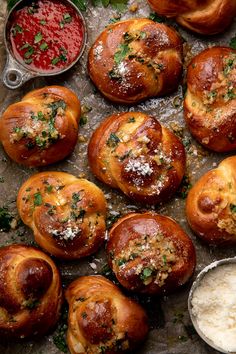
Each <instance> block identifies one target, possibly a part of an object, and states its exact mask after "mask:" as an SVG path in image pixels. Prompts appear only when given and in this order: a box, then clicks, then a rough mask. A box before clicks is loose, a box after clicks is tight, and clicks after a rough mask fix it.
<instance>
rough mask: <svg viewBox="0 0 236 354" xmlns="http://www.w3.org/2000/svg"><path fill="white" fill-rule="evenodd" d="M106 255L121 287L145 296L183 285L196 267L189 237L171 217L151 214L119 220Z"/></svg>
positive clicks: (115, 225) (126, 216) (135, 214)
mask: <svg viewBox="0 0 236 354" xmlns="http://www.w3.org/2000/svg"><path fill="white" fill-rule="evenodd" d="M107 254H108V260H109V265H110V267H111V268H112V270H113V272H114V273H115V275H116V277H117V279H118V281H119V282H120V283H121V285H122V286H124V287H125V288H127V289H129V290H133V291H136V292H142V293H148V294H163V293H166V292H171V291H173V290H175V289H176V288H178V287H179V286H181V285H183V284H185V283H186V282H187V281H188V280H189V278H190V277H191V276H192V274H193V272H194V269H195V264H196V256H195V249H194V246H193V243H192V241H191V239H190V238H189V236H188V235H187V234H186V233H185V232H184V231H183V230H182V229H181V227H180V226H179V225H178V224H177V223H176V222H175V221H174V220H172V219H171V218H169V217H166V216H162V215H158V214H155V213H151V212H146V213H143V214H139V213H131V214H127V215H125V216H124V217H122V218H120V219H119V220H118V221H117V222H116V223H115V224H114V225H113V227H112V229H111V230H110V232H109V240H108V244H107Z"/></svg>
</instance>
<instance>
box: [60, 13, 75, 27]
mask: <svg viewBox="0 0 236 354" xmlns="http://www.w3.org/2000/svg"><path fill="white" fill-rule="evenodd" d="M71 21H72V17H71V15H70V14H69V13H68V12H67V13H65V14H64V15H63V19H62V20H61V21H60V23H59V26H60V28H64V26H65V24H66V23H71Z"/></svg>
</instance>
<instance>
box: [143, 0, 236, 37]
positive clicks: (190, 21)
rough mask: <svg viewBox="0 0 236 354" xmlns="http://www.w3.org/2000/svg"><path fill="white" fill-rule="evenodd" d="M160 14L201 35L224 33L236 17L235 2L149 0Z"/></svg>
mask: <svg viewBox="0 0 236 354" xmlns="http://www.w3.org/2000/svg"><path fill="white" fill-rule="evenodd" d="M148 3H149V5H150V6H151V7H152V8H153V10H154V11H156V12H157V13H158V14H160V15H163V16H166V17H172V18H175V19H176V21H177V22H178V23H179V24H180V25H182V26H183V27H185V28H187V29H189V30H191V31H193V32H197V33H200V34H205V35H212V34H216V33H220V32H223V31H224V30H225V29H226V28H227V27H228V26H229V25H230V24H231V22H232V20H233V18H234V16H235V15H236V1H235V0H174V1H173V0H161V1H160V0H148Z"/></svg>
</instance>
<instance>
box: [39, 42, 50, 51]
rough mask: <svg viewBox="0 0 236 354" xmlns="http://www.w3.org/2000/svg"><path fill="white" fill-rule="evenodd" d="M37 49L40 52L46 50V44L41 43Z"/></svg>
mask: <svg viewBox="0 0 236 354" xmlns="http://www.w3.org/2000/svg"><path fill="white" fill-rule="evenodd" d="M39 48H40V49H41V50H46V49H47V48H48V44H47V43H46V42H43V43H42V44H40V46H39Z"/></svg>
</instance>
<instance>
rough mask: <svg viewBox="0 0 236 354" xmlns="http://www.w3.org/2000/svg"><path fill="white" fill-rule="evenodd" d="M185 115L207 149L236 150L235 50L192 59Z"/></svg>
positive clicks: (214, 50) (211, 51) (215, 49)
mask: <svg viewBox="0 0 236 354" xmlns="http://www.w3.org/2000/svg"><path fill="white" fill-rule="evenodd" d="M184 115H185V120H186V123H187V125H188V127H189V129H190V131H191V133H192V134H193V136H194V137H195V138H196V139H197V140H198V141H199V143H201V144H202V145H204V146H205V147H207V148H208V149H211V150H214V151H219V152H220V151H222V152H223V151H231V150H234V149H236V51H235V50H233V49H230V48H226V47H213V48H209V49H206V50H204V51H203V52H201V53H200V54H198V55H197V56H196V57H195V58H194V59H193V60H192V62H191V63H190V65H189V67H188V73H187V92H186V96H185V100H184Z"/></svg>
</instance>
